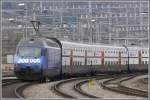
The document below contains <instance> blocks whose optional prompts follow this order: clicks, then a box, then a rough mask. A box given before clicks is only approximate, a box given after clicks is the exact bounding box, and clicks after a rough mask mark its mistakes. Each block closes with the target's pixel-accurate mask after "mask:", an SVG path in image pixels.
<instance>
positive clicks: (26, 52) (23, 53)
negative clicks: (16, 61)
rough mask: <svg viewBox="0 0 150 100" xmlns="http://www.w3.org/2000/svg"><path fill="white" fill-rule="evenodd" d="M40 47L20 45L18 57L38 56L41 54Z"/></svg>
mask: <svg viewBox="0 0 150 100" xmlns="http://www.w3.org/2000/svg"><path fill="white" fill-rule="evenodd" d="M41 51H42V50H41V48H35V47H20V48H19V49H18V55H19V56H20V57H35V58H36V57H40V56H41V53H42V52H41Z"/></svg>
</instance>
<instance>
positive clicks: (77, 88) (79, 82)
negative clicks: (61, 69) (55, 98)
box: [53, 75, 115, 98]
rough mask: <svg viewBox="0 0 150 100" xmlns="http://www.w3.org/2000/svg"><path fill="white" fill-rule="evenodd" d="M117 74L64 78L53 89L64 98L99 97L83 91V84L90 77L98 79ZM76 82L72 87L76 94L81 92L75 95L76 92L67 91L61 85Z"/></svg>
mask: <svg viewBox="0 0 150 100" xmlns="http://www.w3.org/2000/svg"><path fill="white" fill-rule="evenodd" d="M114 76H115V75H98V76H93V77H79V78H73V79H68V80H63V81H60V82H58V83H56V84H54V86H53V90H54V92H55V93H56V94H58V95H60V96H62V97H64V98H99V97H96V96H94V95H91V94H88V93H87V92H85V91H83V90H82V89H81V86H82V84H84V83H86V82H88V81H89V80H90V79H92V78H96V79H105V78H110V77H114ZM70 82H72V83H74V85H73V86H72V87H71V88H72V89H71V90H73V91H74V92H75V94H76V93H77V94H79V95H75V94H73V93H72V94H71V93H67V92H65V91H64V90H62V89H61V87H62V86H63V85H64V84H68V83H70Z"/></svg>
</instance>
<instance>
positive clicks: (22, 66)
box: [14, 47, 43, 80]
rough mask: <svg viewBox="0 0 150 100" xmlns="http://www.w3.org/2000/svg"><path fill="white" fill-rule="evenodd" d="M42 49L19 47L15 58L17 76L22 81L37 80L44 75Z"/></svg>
mask: <svg viewBox="0 0 150 100" xmlns="http://www.w3.org/2000/svg"><path fill="white" fill-rule="evenodd" d="M41 52H42V49H41V48H37V47H19V48H18V50H17V53H16V56H15V66H14V71H15V75H16V76H17V77H19V78H21V79H27V80H37V79H40V78H41V77H42V76H41V73H42V67H41V66H42V65H41V64H42V58H43V57H42V55H41Z"/></svg>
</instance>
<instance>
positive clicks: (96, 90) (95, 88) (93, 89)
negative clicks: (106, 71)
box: [81, 79, 144, 100]
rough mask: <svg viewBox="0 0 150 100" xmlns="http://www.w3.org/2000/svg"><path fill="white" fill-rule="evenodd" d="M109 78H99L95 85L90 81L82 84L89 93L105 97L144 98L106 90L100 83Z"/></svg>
mask: <svg viewBox="0 0 150 100" xmlns="http://www.w3.org/2000/svg"><path fill="white" fill-rule="evenodd" d="M105 80H107V79H103V80H97V81H96V84H95V85H89V83H86V84H84V85H82V86H81V88H82V89H83V91H88V93H89V94H91V95H94V96H97V97H101V98H104V99H140V100H141V99H144V98H142V97H136V96H129V95H125V94H119V93H116V92H112V91H109V90H104V89H103V88H102V87H101V86H100V83H101V82H103V81H105Z"/></svg>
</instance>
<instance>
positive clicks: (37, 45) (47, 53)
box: [14, 37, 61, 80]
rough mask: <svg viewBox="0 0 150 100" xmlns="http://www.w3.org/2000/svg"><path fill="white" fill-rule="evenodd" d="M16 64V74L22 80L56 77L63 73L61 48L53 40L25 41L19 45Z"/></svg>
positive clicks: (33, 39) (32, 39) (36, 38)
mask: <svg viewBox="0 0 150 100" xmlns="http://www.w3.org/2000/svg"><path fill="white" fill-rule="evenodd" d="M14 62H15V64H14V65H15V66H14V73H15V75H16V76H17V77H18V78H20V79H24V80H45V78H46V77H49V78H51V77H56V76H58V75H59V74H60V71H61V48H60V45H59V44H58V43H57V42H55V41H54V40H53V39H46V38H39V37H34V38H33V37H32V38H29V39H23V40H21V41H20V42H19V43H18V46H17V49H16V54H15V60H14Z"/></svg>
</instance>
